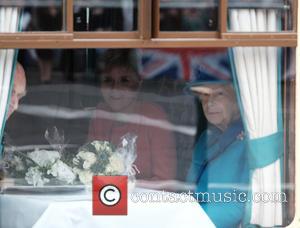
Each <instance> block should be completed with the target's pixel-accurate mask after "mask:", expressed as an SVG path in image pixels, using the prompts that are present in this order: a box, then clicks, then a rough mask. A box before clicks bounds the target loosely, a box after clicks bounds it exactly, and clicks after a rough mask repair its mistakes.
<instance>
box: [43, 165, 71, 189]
mask: <svg viewBox="0 0 300 228" xmlns="http://www.w3.org/2000/svg"><path fill="white" fill-rule="evenodd" d="M47 174H51V175H52V176H54V177H56V178H57V179H58V180H61V181H65V182H67V183H68V184H71V183H72V182H73V181H74V180H75V178H76V175H75V174H74V173H73V171H72V169H71V168H70V167H69V166H68V165H66V164H65V163H63V162H62V161H61V160H58V161H56V162H55V163H54V165H53V166H52V167H51V169H50V170H48V171H47Z"/></svg>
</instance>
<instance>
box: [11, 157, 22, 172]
mask: <svg viewBox="0 0 300 228" xmlns="http://www.w3.org/2000/svg"><path fill="white" fill-rule="evenodd" d="M12 165H13V166H14V167H15V169H16V171H22V170H24V169H25V167H24V164H23V161H22V160H21V158H20V157H18V156H14V158H13V160H12Z"/></svg>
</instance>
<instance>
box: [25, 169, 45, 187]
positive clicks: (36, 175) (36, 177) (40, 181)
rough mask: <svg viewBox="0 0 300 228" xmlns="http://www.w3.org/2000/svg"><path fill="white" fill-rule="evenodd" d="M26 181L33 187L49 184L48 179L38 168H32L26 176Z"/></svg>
mask: <svg viewBox="0 0 300 228" xmlns="http://www.w3.org/2000/svg"><path fill="white" fill-rule="evenodd" d="M25 180H26V181H27V183H28V184H32V185H33V186H37V187H40V186H43V185H44V184H45V183H48V182H49V179H48V178H44V177H43V174H42V173H41V172H40V171H39V168H38V167H30V168H29V169H28V171H27V173H26V174H25Z"/></svg>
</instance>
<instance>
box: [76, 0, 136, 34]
mask: <svg viewBox="0 0 300 228" xmlns="http://www.w3.org/2000/svg"><path fill="white" fill-rule="evenodd" d="M137 5H138V1H137V0H125V1H123V0H113V1H111V0H105V1H97V0H88V1H83V0H75V1H74V30H75V31H136V30H137Z"/></svg>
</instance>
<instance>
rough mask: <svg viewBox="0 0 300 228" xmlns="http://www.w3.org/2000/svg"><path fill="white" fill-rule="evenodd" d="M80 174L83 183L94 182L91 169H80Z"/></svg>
mask: <svg viewBox="0 0 300 228" xmlns="http://www.w3.org/2000/svg"><path fill="white" fill-rule="evenodd" d="M78 176H79V180H80V181H81V183H83V184H85V185H90V184H92V180H93V173H92V172H90V171H89V170H80V171H79V172H78Z"/></svg>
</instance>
